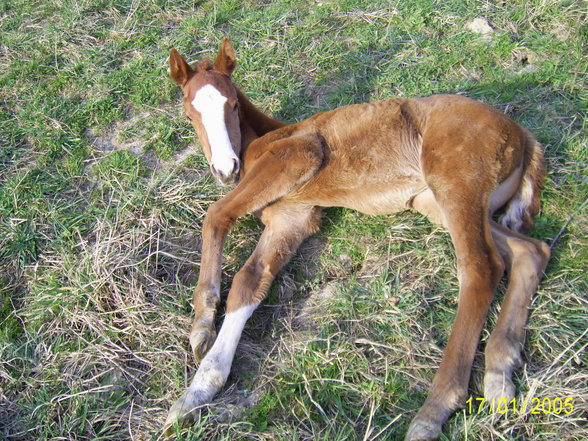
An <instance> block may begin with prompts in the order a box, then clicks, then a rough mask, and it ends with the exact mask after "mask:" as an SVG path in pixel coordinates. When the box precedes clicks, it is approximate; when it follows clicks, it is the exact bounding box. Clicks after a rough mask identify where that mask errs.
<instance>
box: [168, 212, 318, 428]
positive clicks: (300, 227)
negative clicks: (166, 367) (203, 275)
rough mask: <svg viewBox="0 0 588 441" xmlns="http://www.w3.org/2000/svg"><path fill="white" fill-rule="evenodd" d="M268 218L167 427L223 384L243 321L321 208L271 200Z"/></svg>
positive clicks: (312, 228) (182, 420) (187, 418)
mask: <svg viewBox="0 0 588 441" xmlns="http://www.w3.org/2000/svg"><path fill="white" fill-rule="evenodd" d="M262 220H263V221H264V222H265V223H266V225H267V226H266V229H265V230H264V232H263V234H262V236H261V239H260V241H259V243H258V245H257V247H256V249H255V251H254V252H253V254H252V255H251V257H250V258H249V260H248V261H247V263H246V264H245V265H244V266H243V268H242V269H241V270H240V271H239V272H238V273H237V275H236V276H235V279H234V280H233V285H232V287H231V290H230V292H229V297H228V299H227V312H226V315H225V320H224V322H223V324H222V326H221V329H220V332H219V334H218V337H217V339H216V341H215V342H214V344H213V345H212V348H211V349H210V351H209V352H208V353H207V354H206V356H205V357H204V359H203V360H202V363H200V367H199V368H198V371H197V372H196V375H195V376H194V379H193V380H192V383H191V384H190V387H189V388H188V389H187V390H186V391H185V392H184V393H183V395H182V397H181V398H180V399H179V400H178V401H176V403H175V404H174V405H173V406H172V408H171V409H170V411H169V414H168V417H167V420H166V422H165V430H166V431H167V432H171V431H172V428H173V425H174V424H180V425H184V424H186V423H189V422H191V421H193V420H194V418H195V411H196V410H197V409H198V407H199V406H202V405H204V404H206V403H209V402H210V401H211V400H212V398H213V397H214V396H215V395H216V394H217V392H218V391H219V390H220V389H221V388H222V387H223V386H224V384H225V382H226V380H227V377H228V376H229V372H230V369H231V364H232V362H233V357H234V355H235V349H236V348H237V344H238V342H239V339H240V338H241V332H242V331H243V328H244V326H245V323H246V322H247V320H248V319H249V317H250V316H251V314H252V313H253V311H254V310H255V309H256V308H257V306H258V305H259V304H260V302H261V301H262V300H263V298H264V297H265V295H266V294H267V291H268V289H269V287H270V285H271V283H272V281H273V279H274V277H275V275H276V273H277V272H278V271H279V270H280V268H281V267H282V266H283V265H284V264H285V263H286V262H287V261H288V260H290V258H291V256H292V255H293V254H294V252H295V251H296V249H298V246H299V245H300V243H301V242H302V241H303V240H304V239H305V238H306V237H308V236H309V235H311V234H313V233H314V232H316V231H317V230H318V225H319V222H320V209H318V208H313V207H310V206H305V205H293V204H287V205H286V204H279V203H278V204H274V205H272V206H270V207H268V208H266V209H265V210H264V212H263V215H262Z"/></svg>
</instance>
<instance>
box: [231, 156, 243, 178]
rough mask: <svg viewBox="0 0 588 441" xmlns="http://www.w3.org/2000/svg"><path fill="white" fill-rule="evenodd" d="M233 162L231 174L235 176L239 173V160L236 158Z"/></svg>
mask: <svg viewBox="0 0 588 441" xmlns="http://www.w3.org/2000/svg"><path fill="white" fill-rule="evenodd" d="M233 162H234V163H235V165H234V167H233V172H232V173H233V174H236V173H237V172H238V171H239V168H240V167H241V163H240V162H239V160H238V159H237V158H235V159H233Z"/></svg>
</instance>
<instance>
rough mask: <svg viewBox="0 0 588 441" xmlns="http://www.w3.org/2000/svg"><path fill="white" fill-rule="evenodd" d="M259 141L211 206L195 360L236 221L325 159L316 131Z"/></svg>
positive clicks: (206, 340)
mask: <svg viewBox="0 0 588 441" xmlns="http://www.w3.org/2000/svg"><path fill="white" fill-rule="evenodd" d="M264 139H265V138H262V139H259V140H258V141H257V142H256V144H255V150H256V152H258V153H257V154H255V155H251V156H256V157H255V158H247V160H246V161H245V164H244V169H247V173H246V175H245V177H244V178H243V180H242V181H241V182H240V183H239V185H237V187H235V188H234V189H233V191H231V192H230V193H229V194H228V195H227V196H225V197H224V198H223V199H221V200H219V201H217V202H215V203H214V204H212V205H211V206H210V208H209V209H208V212H207V213H206V217H205V219H204V224H203V226H202V262H201V265H200V275H199V279H198V287H197V289H196V292H195V294H194V313H195V316H194V322H193V324H192V331H191V332H190V345H191V346H192V352H193V354H194V358H195V359H196V361H201V360H202V359H203V357H204V355H205V354H206V353H207V352H208V350H209V349H210V348H211V347H212V344H213V343H214V339H215V337H216V332H215V328H214V323H215V317H216V311H217V307H218V304H219V302H220V276H221V263H222V250H223V246H224V243H225V240H226V237H227V234H228V232H229V230H230V228H231V227H232V226H233V224H234V223H235V221H236V219H237V218H239V217H241V216H244V215H246V214H248V213H252V212H254V211H258V210H261V209H263V208H264V207H266V206H267V205H269V204H271V203H273V202H274V201H276V200H278V199H280V198H281V197H283V196H285V195H287V194H288V193H290V192H292V191H293V190H295V189H296V188H298V187H299V186H300V185H302V184H304V183H305V182H306V181H307V180H308V179H310V178H311V177H312V176H313V175H314V174H315V173H316V171H317V170H318V169H319V167H320V166H321V164H322V161H323V151H322V144H321V141H320V140H319V139H318V138H317V137H315V136H312V135H303V136H291V137H286V138H282V139H278V140H274V141H272V142H270V143H268V144H263V141H264Z"/></svg>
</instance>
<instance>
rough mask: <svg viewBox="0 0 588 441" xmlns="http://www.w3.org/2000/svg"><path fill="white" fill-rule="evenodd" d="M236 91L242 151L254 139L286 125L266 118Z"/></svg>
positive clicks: (243, 95)
mask: <svg viewBox="0 0 588 441" xmlns="http://www.w3.org/2000/svg"><path fill="white" fill-rule="evenodd" d="M236 89H237V98H238V99H239V106H240V109H241V110H240V112H239V119H240V121H241V145H242V149H243V150H244V149H246V148H247V146H248V145H249V144H250V143H251V142H252V141H254V140H255V139H257V138H259V137H261V136H263V135H265V134H266V133H268V132H271V131H272V130H275V129H279V128H280V127H284V126H285V125H286V124H285V123H283V122H281V121H278V120H275V119H273V118H270V117H269V116H267V115H266V114H265V113H263V112H262V111H261V110H259V109H258V108H257V107H255V105H254V104H252V103H251V101H249V99H248V98H247V97H246V96H245V94H244V93H243V92H241V91H240V90H239V88H236Z"/></svg>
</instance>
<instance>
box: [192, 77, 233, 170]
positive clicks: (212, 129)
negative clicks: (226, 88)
mask: <svg viewBox="0 0 588 441" xmlns="http://www.w3.org/2000/svg"><path fill="white" fill-rule="evenodd" d="M226 102H227V97H226V96H224V95H222V94H221V93H220V92H219V91H218V90H217V89H216V88H215V87H214V86H212V85H211V84H207V85H206V86H204V87H202V88H200V90H199V91H198V92H196V95H195V96H194V99H193V100H192V106H194V108H195V109H196V110H197V111H198V112H199V113H200V116H201V118H202V125H203V126H204V130H206V135H207V136H208V143H209V144H210V151H211V152H210V153H211V156H212V157H211V158H210V162H211V165H212V166H214V168H215V169H216V170H217V171H219V172H220V173H222V174H223V175H225V176H229V175H230V174H231V173H232V172H233V169H234V168H235V161H238V160H239V158H238V157H237V155H235V152H234V151H233V146H232V145H231V139H230V138H229V134H228V132H227V126H226V123H225V103H226Z"/></svg>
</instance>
